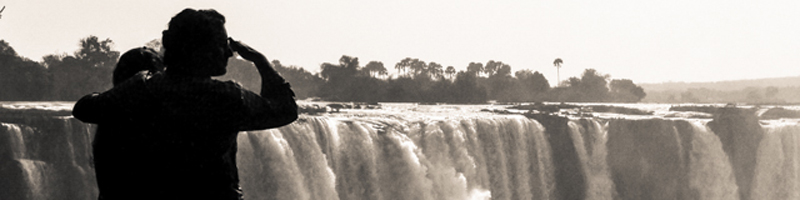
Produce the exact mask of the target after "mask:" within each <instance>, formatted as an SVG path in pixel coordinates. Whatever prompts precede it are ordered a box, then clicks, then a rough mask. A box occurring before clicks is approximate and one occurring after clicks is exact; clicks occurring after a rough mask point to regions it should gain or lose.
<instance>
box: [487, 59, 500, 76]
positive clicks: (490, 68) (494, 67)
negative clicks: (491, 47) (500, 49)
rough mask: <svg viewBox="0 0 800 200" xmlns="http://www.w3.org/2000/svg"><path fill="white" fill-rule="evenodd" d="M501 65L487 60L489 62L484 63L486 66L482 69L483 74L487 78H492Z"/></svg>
mask: <svg viewBox="0 0 800 200" xmlns="http://www.w3.org/2000/svg"><path fill="white" fill-rule="evenodd" d="M502 64H503V63H502V62H495V61H494V60H489V62H487V63H486V66H484V67H483V73H485V74H486V75H487V76H492V75H494V73H495V71H497V69H498V68H499V67H500V66H499V65H502Z"/></svg>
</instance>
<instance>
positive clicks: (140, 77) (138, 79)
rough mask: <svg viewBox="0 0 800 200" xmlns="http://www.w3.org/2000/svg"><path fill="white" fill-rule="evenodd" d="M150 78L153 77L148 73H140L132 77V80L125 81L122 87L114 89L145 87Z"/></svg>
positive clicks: (121, 84)
mask: <svg viewBox="0 0 800 200" xmlns="http://www.w3.org/2000/svg"><path fill="white" fill-rule="evenodd" d="M150 78H152V75H151V74H149V73H147V71H140V72H138V73H136V74H134V75H133V76H131V77H130V78H128V79H125V81H123V82H122V83H120V85H118V86H114V87H115V88H117V87H119V88H130V87H135V86H136V85H144V83H145V82H147V81H148V80H149V79H150Z"/></svg>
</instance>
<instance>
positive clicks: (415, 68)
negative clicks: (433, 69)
mask: <svg viewBox="0 0 800 200" xmlns="http://www.w3.org/2000/svg"><path fill="white" fill-rule="evenodd" d="M410 64H411V65H410V66H409V68H410V69H411V72H412V73H413V74H414V76H417V75H427V73H426V72H427V70H428V64H425V61H421V60H419V59H417V58H414V59H412V60H411V63H410Z"/></svg>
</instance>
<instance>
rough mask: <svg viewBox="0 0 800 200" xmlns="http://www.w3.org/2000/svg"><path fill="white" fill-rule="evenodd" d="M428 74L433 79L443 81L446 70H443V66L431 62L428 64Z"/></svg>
mask: <svg viewBox="0 0 800 200" xmlns="http://www.w3.org/2000/svg"><path fill="white" fill-rule="evenodd" d="M427 72H428V74H429V75H430V76H431V78H432V79H434V80H438V79H441V78H442V76H443V75H444V70H442V65H440V64H439V63H435V62H430V63H429V64H428V70H427Z"/></svg>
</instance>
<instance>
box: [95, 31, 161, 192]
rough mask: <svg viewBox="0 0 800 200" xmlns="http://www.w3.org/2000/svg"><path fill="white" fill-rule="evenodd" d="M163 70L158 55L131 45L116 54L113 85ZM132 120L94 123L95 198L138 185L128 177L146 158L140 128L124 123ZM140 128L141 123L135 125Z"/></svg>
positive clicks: (138, 175)
mask: <svg viewBox="0 0 800 200" xmlns="http://www.w3.org/2000/svg"><path fill="white" fill-rule="evenodd" d="M161 71H163V64H162V62H161V58H160V56H159V55H158V53H156V52H155V51H153V50H152V49H148V48H146V47H141V48H134V49H131V50H129V51H127V52H125V53H124V54H122V56H120V59H119V61H118V62H117V66H116V67H115V68H114V72H113V75H112V82H113V84H114V86H117V85H120V84H122V83H123V82H124V81H126V80H128V79H131V78H134V77H137V78H139V79H141V78H145V77H144V76H149V75H152V74H155V73H158V72H161ZM132 123H134V122H132V121H127V120H126V121H116V122H108V123H103V124H98V126H97V131H96V132H95V137H94V140H93V141H92V162H93V166H94V170H95V175H96V177H97V186H98V188H99V189H100V196H99V199H108V198H112V199H113V198H114V197H116V196H127V195H129V194H127V192H125V191H126V190H130V189H131V188H136V187H138V183H134V182H132V181H131V179H134V178H136V177H140V176H141V175H140V174H139V172H141V171H140V170H141V165H143V164H144V163H146V162H149V160H148V157H147V155H146V154H143V153H142V152H143V151H144V150H145V149H147V148H149V147H148V145H146V138H144V136H143V135H142V133H141V131H136V130H135V128H133V127H131V126H130V125H127V124H132ZM137 128H141V127H137Z"/></svg>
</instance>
